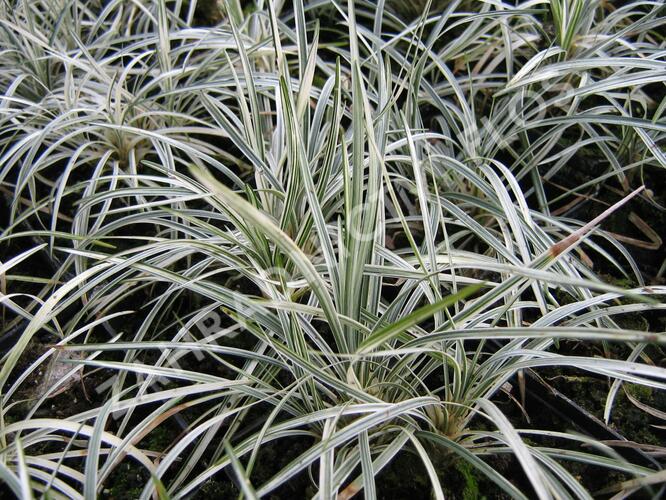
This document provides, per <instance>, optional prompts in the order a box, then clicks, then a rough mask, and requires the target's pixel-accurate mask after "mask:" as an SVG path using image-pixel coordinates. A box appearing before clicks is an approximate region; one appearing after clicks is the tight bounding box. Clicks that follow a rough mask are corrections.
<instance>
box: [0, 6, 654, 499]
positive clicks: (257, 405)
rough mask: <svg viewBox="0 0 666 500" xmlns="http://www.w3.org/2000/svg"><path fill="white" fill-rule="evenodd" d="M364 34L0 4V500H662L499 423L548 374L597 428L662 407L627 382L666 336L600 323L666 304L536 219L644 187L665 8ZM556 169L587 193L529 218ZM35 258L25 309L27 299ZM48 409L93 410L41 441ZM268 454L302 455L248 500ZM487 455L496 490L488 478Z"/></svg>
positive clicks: (573, 10) (522, 11) (297, 9)
mask: <svg viewBox="0 0 666 500" xmlns="http://www.w3.org/2000/svg"><path fill="white" fill-rule="evenodd" d="M325 3H326V4H327V5H324V4H325ZM378 4H379V5H375V4H374V3H372V2H367V1H363V0H359V1H352V0H350V1H349V2H348V3H347V4H344V3H340V2H319V1H312V2H304V1H302V0H294V2H293V3H289V2H273V1H263V0H257V1H256V2H255V3H254V4H252V5H241V3H240V2H229V3H228V5H226V7H225V6H224V5H222V7H223V8H224V9H226V10H225V16H224V20H223V22H222V23H221V24H219V25H218V26H215V27H212V28H201V27H195V26H193V19H195V15H196V2H194V1H193V2H181V1H167V0H146V1H142V2H132V1H124V0H112V1H110V2H83V1H79V0H67V1H66V0H61V1H59V2H50V1H46V0H35V1H32V2H24V1H10V0H5V1H4V2H2V4H0V14H1V17H0V37H1V40H2V43H1V45H2V52H1V56H0V84H1V85H2V97H1V98H0V169H1V170H0V183H1V185H2V189H3V192H4V193H6V194H7V199H9V201H10V204H9V206H8V217H9V223H8V225H7V227H6V228H5V230H4V232H3V234H2V240H3V242H4V244H5V245H15V247H12V248H18V247H20V245H23V246H22V247H20V248H22V249H23V250H21V251H20V252H17V254H16V255H15V256H14V257H13V258H11V259H10V260H8V261H7V262H5V263H3V264H2V265H0V272H1V273H2V274H1V276H2V280H3V290H2V296H1V297H2V304H3V306H4V307H5V311H6V322H5V325H6V326H5V331H9V330H10V329H17V328H19V330H20V334H19V335H18V336H17V339H16V341H15V342H14V343H13V345H12V346H11V348H10V349H9V350H8V351H7V352H6V353H5V354H4V355H3V358H2V368H1V369H0V391H1V392H0V426H1V427H0V478H2V480H3V481H4V482H5V483H6V484H7V485H8V487H9V488H10V489H11V490H12V491H13V492H14V493H15V494H16V495H19V496H22V497H24V498H28V497H31V496H32V495H48V496H50V497H63V496H64V497H70V498H74V497H80V496H83V497H85V498H94V497H95V496H96V495H98V494H100V493H101V492H103V491H104V489H105V487H106V486H107V485H108V484H109V480H110V479H109V478H112V477H113V474H114V471H117V470H118V467H119V466H120V465H121V464H123V463H125V462H128V461H130V462H132V463H135V464H138V466H139V467H140V468H141V470H143V475H141V476H140V477H142V478H143V479H144V480H145V482H144V483H142V484H141V487H142V491H141V497H142V498H149V497H151V495H153V494H157V495H158V496H160V497H167V496H170V497H178V498H180V497H185V496H188V495H191V494H194V493H196V492H197V491H199V489H200V488H201V487H202V486H203V485H204V484H205V483H206V482H208V481H210V480H225V481H228V479H227V476H226V475H224V473H225V472H227V473H230V475H231V477H233V478H234V481H235V484H236V485H237V488H238V490H239V494H240V495H242V496H243V497H245V498H259V497H264V496H267V495H270V494H271V493H274V492H275V491H276V490H278V489H279V488H280V487H283V486H284V485H286V484H288V482H289V481H290V480H292V479H293V478H295V477H297V476H300V475H307V474H309V477H310V478H311V482H312V487H313V490H312V491H313V492H314V496H315V497H317V498H321V499H324V498H333V497H335V496H336V495H338V498H351V497H352V496H354V495H356V494H358V495H363V496H364V497H365V498H375V497H377V495H378V488H379V489H381V488H380V485H379V486H378V484H377V481H376V479H377V477H378V475H379V474H380V473H381V471H382V470H383V469H386V468H390V467H391V464H392V461H393V460H394V459H395V458H396V457H397V456H398V455H400V454H403V453H412V454H413V455H414V456H415V457H417V459H418V460H419V461H420V462H421V463H422V466H423V470H424V474H426V475H427V477H428V480H429V483H430V485H431V489H432V495H433V496H434V497H435V498H444V496H445V492H451V486H450V485H448V484H447V477H446V476H445V475H442V474H441V470H442V463H443V462H442V460H443V459H442V457H445V460H458V461H462V462H466V463H468V464H469V466H471V469H472V470H473V471H475V474H477V475H478V476H479V477H485V478H486V480H487V481H488V482H489V483H494V484H495V485H496V486H497V487H498V488H500V489H502V490H503V491H504V492H505V493H506V494H507V495H509V496H511V497H515V498H528V497H530V498H532V497H538V498H543V499H546V498H590V497H591V493H592V492H590V491H588V490H587V489H586V488H585V486H584V484H582V483H581V481H580V480H579V478H578V477H576V476H575V475H574V474H573V473H572V472H571V470H570V469H568V465H567V464H568V463H570V462H582V463H585V464H588V465H589V466H591V467H599V468H605V469H611V470H616V471H620V472H622V473H624V474H625V475H626V476H627V482H625V483H622V484H621V485H619V487H618V489H619V490H621V491H624V492H627V491H634V490H636V489H639V488H641V487H643V486H644V485H652V486H650V487H651V488H653V489H652V490H651V491H653V492H657V491H658V486H654V485H655V484H657V483H658V482H659V481H661V480H663V473H661V472H657V471H655V470H653V469H650V468H648V467H645V466H644V465H640V464H632V463H630V462H628V461H627V460H625V459H623V458H622V457H621V456H620V455H618V454H617V453H616V452H615V451H614V450H613V449H612V448H610V447H609V446H607V445H603V444H601V443H596V442H595V441H594V440H593V439H591V438H588V437H585V436H582V435H579V434H576V433H574V432H568V430H567V429H562V430H559V431H556V430H553V429H544V430H535V429H531V428H528V426H526V425H525V422H524V421H523V420H522V417H519V418H516V416H515V415H511V414H507V413H506V412H505V411H504V410H502V409H501V408H502V407H501V406H498V404H497V399H498V397H500V396H501V395H502V393H508V394H510V396H511V397H512V398H514V399H515V400H518V399H520V396H519V391H518V387H519V385H520V383H519V380H520V378H517V377H518V376H519V375H521V374H522V373H523V372H524V371H526V370H534V371H536V372H538V371H539V370H540V369H542V368H544V367H555V368H560V369H565V368H574V369H577V370H582V371H584V372H589V373H592V374H596V375H597V376H600V377H603V378H606V379H608V380H609V381H610V382H611V385H610V390H609V392H608V398H607V401H606V405H605V408H604V415H605V417H606V419H607V420H608V419H609V418H610V417H611V415H612V411H613V408H614V404H615V400H616V395H617V394H618V392H619V391H620V390H621V387H622V384H623V383H631V384H641V385H644V386H647V387H649V388H652V389H653V390H655V391H660V390H663V389H664V388H665V382H664V380H665V379H666V371H665V370H664V369H663V368H661V367H658V366H655V365H654V364H653V363H650V362H649V359H648V357H647V355H646V354H645V349H646V347H647V346H649V345H652V344H660V343H663V342H664V338H663V334H662V332H655V331H637V330H629V329H626V328H624V327H622V326H621V325H622V321H621V318H622V317H623V315H626V314H629V313H636V312H639V313H640V312H646V311H660V310H662V309H663V308H664V306H663V304H662V303H661V302H660V297H663V294H664V292H666V289H665V288H664V287H659V286H652V287H649V288H648V287H645V286H644V282H643V277H642V276H641V273H640V271H639V266H638V265H637V263H636V262H635V261H634V259H633V258H632V256H631V253H630V251H629V250H627V248H626V247H625V246H624V245H623V244H622V243H621V242H620V241H618V240H617V239H616V238H615V237H614V236H613V235H611V234H609V233H607V232H605V231H604V230H603V225H602V226H601V227H598V226H596V225H595V226H594V227H593V228H590V227H588V226H585V223H586V222H588V221H578V220H575V219H574V218H571V217H567V216H566V214H564V215H563V214H561V213H559V211H558V210H556V209H555V207H557V206H559V204H560V202H561V200H567V199H570V198H571V197H574V196H576V195H577V194H578V193H579V192H583V191H584V190H586V189H587V188H594V187H595V186H596V187H598V188H599V189H605V186H607V185H610V184H613V183H614V184H615V185H619V186H620V187H621V188H622V189H621V190H623V191H624V193H623V194H626V193H629V192H630V191H632V190H634V189H635V188H640V187H641V186H642V185H643V178H644V174H645V173H646V172H649V173H652V172H662V171H661V169H663V168H665V167H666V157H665V156H664V154H663V151H662V150H661V149H660V147H659V144H663V140H664V134H665V132H666V126H665V125H664V121H663V118H662V115H663V112H664V102H665V101H661V102H660V101H659V100H658V99H657V98H655V94H654V92H655V90H654V89H657V91H658V92H661V95H662V96H663V90H664V89H663V81H664V76H665V75H666V67H665V65H664V40H663V34H662V33H663V31H661V32H660V29H663V24H664V17H663V16H664V8H663V7H662V6H661V2H634V3H627V5H624V6H622V7H617V8H615V7H611V6H609V5H607V3H606V2H592V1H578V0H551V1H536V0H535V1H527V2H518V5H517V6H514V5H513V4H509V3H506V4H505V3H501V2H461V1H450V2H443V4H444V5H440V6H439V8H438V10H430V9H429V7H431V5H430V4H429V5H428V6H427V7H428V8H426V9H425V10H424V11H423V13H422V15H420V16H419V17H418V18H416V19H414V20H413V21H409V20H407V21H405V20H404V19H400V18H398V17H395V16H394V15H392V14H391V13H390V11H386V14H384V12H385V11H384V8H383V6H384V2H383V1H380V2H378ZM322 13H325V15H324V14H322ZM406 23H409V24H406ZM583 151H594V152H595V154H597V155H598V156H599V158H601V160H600V165H602V167H600V170H599V172H598V173H597V175H596V176H595V177H594V178H590V179H589V182H587V183H585V184H583V185H579V186H576V187H575V188H568V189H567V190H566V191H564V192H563V193H562V194H560V195H553V194H552V191H551V190H549V188H548V183H549V182H550V181H551V180H552V179H554V178H555V176H556V175H557V174H558V173H559V172H561V171H563V169H567V168H575V166H572V165H573V164H575V162H576V161H579V160H578V158H579V156H578V154H579V153H580V152H583ZM662 175H663V174H662ZM647 187H648V188H649V187H650V186H647ZM655 187H658V186H655ZM638 196H639V197H641V198H643V200H645V201H647V202H650V203H653V204H655V205H656V204H657V199H656V197H655V196H654V193H653V191H652V190H650V189H646V190H644V191H641V192H640V193H639V194H638ZM617 210H625V208H623V207H617ZM581 228H583V229H584V230H581ZM572 235H573V236H572ZM35 240H38V241H41V242H42V243H40V244H39V245H38V246H36V247H35V246H34V245H35V244H36V243H35ZM563 241H564V243H562V242H563ZM39 255H43V256H45V257H43V258H48V259H50V261H51V262H53V263H55V266H56V267H57V269H56V271H55V272H54V273H53V276H52V277H50V278H48V279H45V278H40V277H39V276H38V275H35V276H31V275H30V274H26V271H25V266H26V265H28V264H29V263H30V262H32V261H33V260H34V259H35V258H36V257H37V256H39ZM592 260H594V261H595V262H597V263H598V262H604V264H603V265H604V266H606V268H609V269H613V270H614V272H615V273H617V274H618V275H623V276H627V277H631V279H633V280H634V281H635V282H636V284H637V286H636V287H635V288H632V289H628V290H627V289H622V288H618V287H617V286H614V285H612V284H608V283H606V282H604V281H602V280H601V279H599V277H598V276H597V274H595V270H594V269H592V268H591V266H590V263H591V261H592ZM22 266H23V267H22ZM19 269H20V271H17V270H19ZM24 290H28V291H27V292H25V291H24ZM213 316H215V317H216V318H218V319H219V318H223V319H222V320H221V322H220V323H219V324H220V329H219V330H216V331H212V332H211V331H209V330H207V333H208V334H207V335H205V336H204V335H202V334H201V331H200V328H199V329H198V328H197V325H200V324H201V321H202V320H203V319H205V318H210V317H213ZM230 332H233V334H234V335H230ZM231 337H233V340H229V339H230V338H231ZM44 339H48V340H44ZM569 339H571V340H576V341H580V342H584V343H589V344H590V345H593V344H595V343H596V344H601V343H604V344H603V345H606V346H607V345H609V344H610V343H613V344H615V345H618V346H620V352H622V353H623V354H624V356H625V358H624V359H613V358H611V357H593V356H591V355H585V354H582V355H572V354H570V353H569V354H567V353H566V351H561V350H560V349H559V346H560V345H561V342H566V341H567V340H569ZM40 342H41V343H44V342H47V343H48V345H47V347H46V348H45V349H44V351H43V353H42V354H41V355H39V356H33V357H32V358H31V359H28V360H27V362H26V361H25V360H26V356H27V353H29V352H30V346H32V345H34V344H35V343H40ZM75 354H76V355H75ZM202 360H205V362H202ZM58 364H64V365H66V366H69V367H70V369H69V370H65V371H64V372H62V370H61V371H60V372H58V373H61V374H60V375H59V376H58V377H57V378H55V379H49V380H47V383H46V385H44V384H42V385H41V386H40V387H41V389H42V390H41V391H40V393H38V394H34V393H30V391H26V387H27V386H29V385H30V384H34V383H35V382H34V380H35V379H39V373H40V371H41V372H42V373H43V372H44V371H47V370H46V367H47V366H51V368H53V366H54V365H58ZM49 373H51V372H49ZM62 373H64V375H62ZM73 380H75V381H79V382H81V383H83V384H86V380H88V381H95V382H94V384H97V387H99V383H101V381H104V383H103V384H102V385H103V390H99V391H95V390H91V389H95V387H92V388H91V387H90V385H91V382H88V386H89V387H88V392H90V393H91V394H92V401H91V404H90V408H89V409H87V410H86V411H83V412H78V413H75V414H68V415H66V416H56V415H54V414H50V413H49V408H51V401H52V399H51V397H52V396H54V395H55V394H57V393H59V392H62V391H63V390H71V389H68V388H69V386H70V385H71V384H70V382H71V381H73ZM107 381H110V382H109V383H106V382H107ZM518 407H519V402H518V401H517V402H516V408H518ZM517 413H518V414H520V412H519V411H518V412H517ZM174 422H175V423H177V425H179V426H180V431H179V433H178V434H174V435H173V436H172V437H171V438H170V439H169V443H168V445H167V446H165V447H164V449H160V450H157V451H156V450H151V449H148V448H147V447H146V446H145V439H147V438H149V437H150V436H151V435H153V434H154V433H157V432H158V431H160V429H164V428H171V429H172V428H173V427H168V425H169V424H170V423H171V424H173V423H174ZM542 437H548V438H549V439H554V440H557V441H558V442H561V443H562V445H561V447H549V446H545V445H541V444H540V441H539V439H540V438H542ZM291 441H296V442H303V443H309V444H308V446H307V447H306V449H305V451H303V452H302V453H301V454H299V455H298V456H295V457H294V458H293V460H292V461H290V462H289V463H288V464H287V465H286V466H284V467H282V468H280V469H279V470H274V471H272V473H273V475H272V477H270V478H269V479H268V480H265V481H262V482H260V483H257V482H256V480H255V477H256V474H253V471H256V469H257V468H258V467H260V466H261V463H260V462H261V458H260V457H261V452H262V450H263V449H264V448H266V447H268V446H272V445H274V444H275V443H283V442H291ZM505 455H510V456H513V457H514V458H515V460H516V461H517V463H519V464H520V467H521V472H516V477H523V478H524V481H522V482H519V483H516V482H515V481H511V480H510V479H515V477H514V478H507V477H504V476H503V475H502V474H501V472H498V471H497V470H496V469H495V468H493V467H492V466H491V465H489V460H492V458H493V457H497V456H505ZM220 478H222V479H220ZM454 493H455V492H454Z"/></svg>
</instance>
